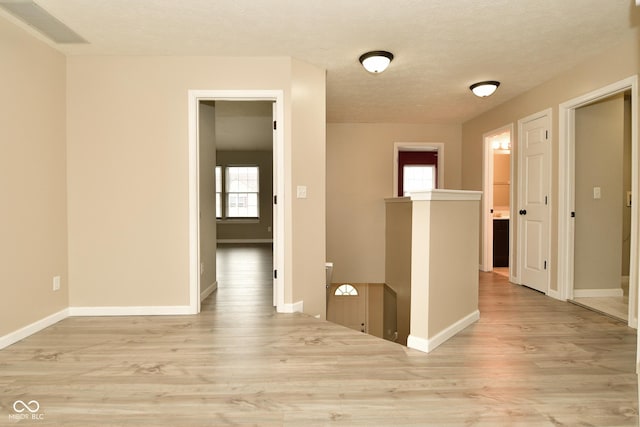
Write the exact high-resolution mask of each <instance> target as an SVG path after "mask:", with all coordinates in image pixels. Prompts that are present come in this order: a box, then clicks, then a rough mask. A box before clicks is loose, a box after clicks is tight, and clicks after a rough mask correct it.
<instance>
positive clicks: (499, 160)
mask: <svg viewBox="0 0 640 427" xmlns="http://www.w3.org/2000/svg"><path fill="white" fill-rule="evenodd" d="M510 181H511V153H503V152H500V153H494V154H493V209H494V210H497V209H499V210H507V211H508V210H509V191H510V187H511V186H510Z"/></svg>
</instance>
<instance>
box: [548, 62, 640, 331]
mask: <svg viewBox="0 0 640 427" xmlns="http://www.w3.org/2000/svg"><path fill="white" fill-rule="evenodd" d="M627 90H630V91H631V264H630V266H629V316H628V317H629V320H628V325H629V326H630V327H633V328H637V327H638V316H637V313H636V307H637V305H638V301H637V295H636V294H637V290H638V283H637V281H638V277H639V271H638V268H639V263H638V242H639V241H640V234H639V231H640V230H639V229H638V169H639V167H640V157H639V156H638V76H637V75H634V76H631V77H628V78H626V79H623V80H619V81H617V82H615V83H612V84H610V85H607V86H604V87H602V88H600V89H596V90H594V91H591V92H589V93H586V94H584V95H581V96H579V97H576V98H573V99H571V100H568V101H566V102H563V103H562V104H560V105H559V106H558V122H559V141H558V151H559V158H558V162H559V164H558V166H559V168H558V169H559V173H558V183H559V192H558V202H559V209H558V279H557V280H558V292H559V295H558V298H559V299H562V300H567V299H572V298H573V288H574V283H573V282H574V273H573V268H574V233H575V229H574V221H573V219H572V217H571V213H572V212H574V209H575V200H574V190H575V111H576V109H578V108H580V107H583V106H585V105H589V104H592V103H593V102H595V101H598V100H600V99H604V98H608V97H610V96H612V95H616V94H618V93H622V92H625V91H627ZM634 295H635V298H634V297H633V296H634Z"/></svg>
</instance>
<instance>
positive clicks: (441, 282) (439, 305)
mask: <svg viewBox="0 0 640 427" xmlns="http://www.w3.org/2000/svg"><path fill="white" fill-rule="evenodd" d="M414 203H416V204H417V203H425V204H428V205H430V206H429V210H430V214H429V221H430V225H429V233H430V241H429V246H430V248H429V258H428V260H426V261H425V262H426V263H427V264H428V265H429V268H428V286H429V291H428V296H427V301H428V307H429V308H428V318H429V320H428V322H427V325H428V331H427V333H426V334H425V335H420V333H419V332H417V333H416V335H418V336H422V337H429V338H430V339H431V338H433V337H435V336H436V335H437V334H438V333H440V332H442V331H443V330H445V329H447V328H450V327H451V326H452V325H454V324H455V323H456V322H458V321H460V320H462V319H464V318H466V317H467V316H469V315H472V314H473V313H475V312H477V311H478V270H477V264H476V261H477V259H478V249H477V248H478V241H477V239H478V237H477V236H478V235H479V228H478V227H479V226H478V224H479V209H478V208H479V204H480V202H479V201H477V200H465V201H431V202H414ZM414 209H416V208H415V206H414ZM413 223H414V225H415V224H416V217H415V216H414V220H413ZM474 237H475V238H474ZM414 248H415V245H414ZM414 259H415V257H414ZM414 286H415V285H412V292H413V289H414ZM427 325H424V326H427ZM411 334H412V335H413V334H414V322H413V321H412V322H411Z"/></svg>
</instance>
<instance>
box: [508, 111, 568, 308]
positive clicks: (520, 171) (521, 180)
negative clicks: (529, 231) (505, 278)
mask: <svg viewBox="0 0 640 427" xmlns="http://www.w3.org/2000/svg"><path fill="white" fill-rule="evenodd" d="M544 116H546V117H547V118H548V120H549V141H548V143H549V146H550V147H551V148H552V147H553V129H552V125H553V120H552V118H553V111H552V109H551V108H547V109H545V110H542V111H539V112H537V113H534V114H531V115H529V116H527V117H524V118H522V119H519V120H518V144H517V147H518V150H517V151H518V160H517V161H518V180H517V181H518V183H517V185H518V200H517V207H518V208H519V207H521V206H522V205H523V204H524V195H525V191H524V185H525V180H524V167H523V162H524V158H523V156H524V149H522V147H523V128H524V124H525V123H527V122H530V121H532V120H536V119H538V118H541V117H544ZM547 161H548V165H547V168H548V171H549V173H550V174H551V173H552V170H553V168H552V166H553V150H552V149H549V158H548V159H547ZM552 190H553V181H552V179H551V178H550V179H549V188H548V194H547V196H548V205H547V215H546V218H545V221H546V222H547V236H546V239H547V245H546V246H547V247H546V248H545V251H546V259H547V263H548V264H547V270H546V275H545V276H546V292H545V295H549V296H551V297H554V298H555V297H556V294H557V292H556V291H553V290H552V289H551V286H549V285H550V282H551V281H550V279H551V274H550V273H551V266H550V264H551V262H550V261H551V259H550V258H551V212H552V210H553V204H552V200H553V197H552ZM512 206H513V204H512ZM515 211H516V206H513V208H512V212H515ZM522 223H523V218H522V216H520V215H518V216H517V226H516V230H517V239H518V257H517V258H518V260H517V270H518V273H517V274H518V278H517V280H516V281H515V283H519V284H522V283H521V282H522V277H523V274H522V271H523V268H522V266H523V264H524V252H525V251H524V247H525V245H526V244H527V242H526V241H525V239H524V238H523V236H524V232H523V224H522Z"/></svg>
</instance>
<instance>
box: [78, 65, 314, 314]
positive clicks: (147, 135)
mask: <svg viewBox="0 0 640 427" xmlns="http://www.w3.org/2000/svg"><path fill="white" fill-rule="evenodd" d="M67 68H68V73H67V86H68V91H67V96H68V151H67V152H68V192H69V193H68V195H69V276H70V281H71V293H70V303H71V305H72V306H89V307H92V306H174V305H187V304H188V303H189V286H188V283H189V266H188V264H189V235H188V231H189V206H188V190H189V185H188V176H189V171H188V165H189V162H188V90H190V89H200V90H203V89H209V90H225V89H227V90H237V89H243V90H264V89H269V90H274V89H280V90H283V92H284V111H285V124H284V129H283V132H284V143H285V170H286V177H285V180H286V185H287V189H288V190H289V191H290V190H291V188H292V183H293V182H295V183H302V182H306V183H307V184H308V185H309V187H310V190H309V192H310V197H309V199H307V200H305V201H303V202H299V201H293V200H291V199H289V200H287V198H283V199H284V202H285V207H284V209H285V210H286V211H287V212H288V213H289V215H287V217H286V218H287V224H288V227H289V228H290V229H289V230H288V231H289V237H290V240H289V241H288V242H285V245H286V248H287V257H286V260H285V262H286V263H287V269H288V272H289V273H290V274H288V275H287V276H286V282H285V303H293V302H296V301H298V300H300V299H304V300H305V301H304V302H305V311H306V310H307V307H310V308H311V310H312V313H311V314H316V312H322V313H324V297H322V298H319V297H318V296H317V295H315V293H314V292H308V286H311V284H313V283H318V284H319V285H321V284H322V283H323V282H324V256H325V248H324V241H323V240H324V235H325V234H324V170H325V169H324V155H323V153H324V145H325V144H324V143H325V140H324V122H325V116H324V109H325V106H324V99H325V96H324V91H325V80H324V77H325V76H324V71H323V70H319V69H317V68H315V67H312V66H309V65H306V64H302V63H300V62H299V61H295V60H292V59H290V58H215V57H118V56H110V57H109V56H105V57H91V56H86V57H70V58H68V64H67ZM293 122H295V123H293ZM292 145H293V146H294V147H292ZM298 203H305V207H299V206H298ZM294 205H295V206H294ZM311 224H312V225H313V227H309V226H308V225H311ZM292 231H293V232H296V231H299V232H298V233H295V234H291V232H292ZM319 289H321V290H322V291H323V290H324V289H323V288H322V287H321V286H319ZM294 294H295V295H294ZM323 295H324V294H323V293H321V296H323ZM294 297H295V298H297V299H296V300H295V301H294V300H293V299H292V298H294ZM314 298H315V301H314ZM307 300H308V301H307ZM320 306H321V307H322V308H321V309H320Z"/></svg>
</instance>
